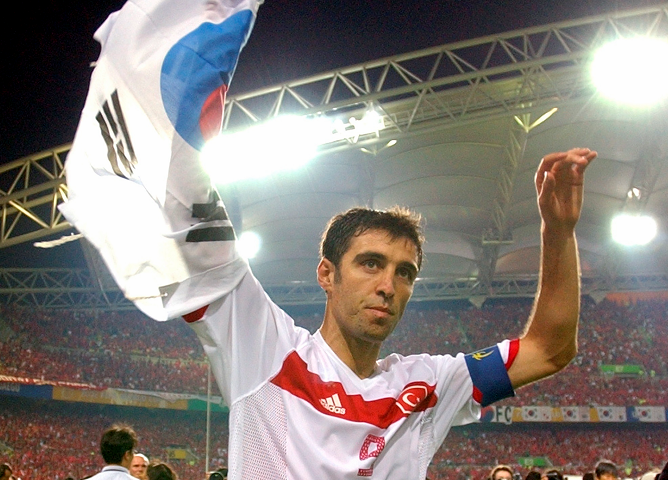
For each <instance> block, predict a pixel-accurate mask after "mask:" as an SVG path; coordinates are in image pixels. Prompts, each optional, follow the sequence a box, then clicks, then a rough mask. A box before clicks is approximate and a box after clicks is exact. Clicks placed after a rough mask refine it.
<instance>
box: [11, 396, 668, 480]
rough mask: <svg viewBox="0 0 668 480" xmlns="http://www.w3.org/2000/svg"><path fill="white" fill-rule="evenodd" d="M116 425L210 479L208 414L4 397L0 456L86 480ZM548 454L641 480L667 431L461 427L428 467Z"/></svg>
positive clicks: (215, 437) (562, 464)
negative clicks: (180, 451)
mask: <svg viewBox="0 0 668 480" xmlns="http://www.w3.org/2000/svg"><path fill="white" fill-rule="evenodd" d="M113 423H126V424H129V425H131V426H132V427H133V428H134V429H135V431H136V432H137V434H138V436H139V451H141V452H143V453H145V454H146V455H148V456H149V458H157V459H162V460H166V459H167V454H166V448H167V447H170V446H175V445H177V446H187V447H188V448H190V449H191V450H192V451H193V452H194V453H196V455H197V456H198V457H199V459H197V460H194V461H192V462H190V461H184V460H169V461H170V463H172V465H173V466H174V468H175V470H176V471H177V473H178V474H179V477H180V478H181V479H182V480H204V474H203V472H204V470H205V455H206V438H205V432H206V417H205V413H204V412H178V411H177V412H175V411H163V410H146V409H137V408H128V407H110V406H96V405H82V404H69V403H64V402H44V401H36V400H26V399H20V400H18V399H11V398H9V397H4V398H3V402H1V403H0V425H2V429H1V430H0V441H1V442H3V443H4V444H5V445H7V446H10V447H11V448H12V449H13V452H12V453H11V454H10V455H2V454H0V463H2V462H5V461H6V462H8V463H10V464H11V465H12V466H13V468H14V469H15V472H14V473H15V474H16V475H17V476H18V477H19V478H21V479H23V480H30V479H38V478H49V479H51V480H63V479H65V478H66V477H67V476H72V477H74V478H77V479H79V478H83V477H85V476H87V475H90V474H92V473H95V472H96V471H99V470H100V469H101V468H102V467H103V466H104V464H103V461H102V458H101V456H100V454H99V438H100V435H101V433H102V432H103V431H104V429H106V428H108V427H109V426H111V425H112V424H113ZM211 429H212V433H211V447H210V459H211V460H210V467H219V466H222V465H226V464H227V459H226V458H227V436H228V424H227V416H226V415H224V414H213V416H212V420H211ZM522 456H547V457H548V458H549V459H550V460H551V461H552V463H553V464H554V465H555V466H558V467H559V468H560V469H562V470H563V471H564V473H567V474H573V475H581V474H582V473H584V472H586V471H590V470H591V469H592V468H593V466H594V465H595V464H596V462H597V461H598V460H599V459H601V458H609V459H612V460H613V461H615V462H616V463H617V464H618V465H620V467H622V470H624V468H625V467H626V466H628V471H625V473H626V475H627V476H629V477H637V476H639V475H640V474H642V473H644V472H645V471H648V470H650V468H652V467H660V466H662V465H663V464H664V463H665V461H666V460H667V459H668V428H667V427H666V426H665V425H661V426H657V425H635V426H629V427H627V428H623V427H615V426H612V427H611V426H607V425H588V426H587V428H582V427H578V426H570V425H569V426H549V427H546V426H545V425H522V426H519V425H512V426H504V427H503V428H498V427H496V428H495V426H493V425H485V424H481V425H472V426H469V427H460V428H455V429H453V431H452V432H451V433H450V435H449V436H448V438H447V439H446V441H445V443H444V445H443V446H442V447H441V449H440V450H439V451H438V452H437V453H436V456H435V457H434V461H433V462H432V465H431V467H430V469H429V478H430V479H432V480H446V479H447V480H457V479H461V480H465V479H476V480H483V479H484V478H486V476H487V474H488V473H489V471H490V470H491V468H492V467H493V466H494V465H496V464H497V463H507V464H509V465H511V466H513V468H515V469H517V470H518V471H520V472H521V473H522V474H523V476H524V475H525V474H526V473H527V472H528V468H524V467H520V466H519V465H518V463H517V462H518V460H517V458H518V457H522Z"/></svg>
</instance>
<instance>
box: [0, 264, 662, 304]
mask: <svg viewBox="0 0 668 480" xmlns="http://www.w3.org/2000/svg"><path fill="white" fill-rule="evenodd" d="M537 282H538V278H537V276H504V277H497V278H495V279H493V280H492V282H491V284H490V285H489V286H488V285H483V284H482V283H481V282H480V280H478V279H477V278H460V279H436V278H424V279H419V280H418V281H417V282H416V284H415V290H414V292H413V298H412V300H411V301H413V302H425V301H448V300H462V299H470V298H472V297H479V296H484V297H486V298H510V297H532V296H533V295H534V294H535V293H536V286H537ZM264 287H265V290H266V291H267V293H268V294H269V296H270V297H271V298H272V300H273V301H274V302H276V303H277V304H278V305H280V306H282V307H285V306H291V305H322V304H324V302H325V296H324V294H323V292H322V289H321V288H320V286H319V285H318V284H317V283H314V282H301V283H293V284H289V285H265V286H264ZM650 291H668V273H657V274H648V275H628V276H620V277H616V278H615V279H614V281H613V282H612V283H610V282H609V281H608V280H607V279H603V278H594V277H588V278H583V279H582V294H583V295H590V294H592V293H595V292H601V293H607V292H650ZM0 303H2V304H13V305H19V306H30V307H40V308H65V309H68V310H91V309H93V310H104V311H107V310H135V307H134V305H133V304H132V303H131V302H130V301H128V300H127V299H125V298H124V297H123V294H122V293H121V292H120V290H118V289H117V288H116V289H112V288H105V289H104V290H103V289H101V288H100V284H99V283H98V281H97V279H95V278H93V277H92V276H91V274H90V272H89V271H88V270H87V269H66V268H60V269H58V268H52V269H28V268H14V269H11V268H0Z"/></svg>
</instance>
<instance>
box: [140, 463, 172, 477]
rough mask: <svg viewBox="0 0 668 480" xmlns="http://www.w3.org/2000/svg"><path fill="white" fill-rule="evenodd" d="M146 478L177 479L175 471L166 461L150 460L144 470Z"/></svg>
mask: <svg viewBox="0 0 668 480" xmlns="http://www.w3.org/2000/svg"><path fill="white" fill-rule="evenodd" d="M146 474H147V477H146V478H147V479H148V480H178V478H179V477H178V475H177V474H176V472H175V471H174V470H173V469H172V467H170V466H169V465H167V464H166V463H163V462H159V461H154V462H151V463H150V464H149V466H148V469H147V471H146Z"/></svg>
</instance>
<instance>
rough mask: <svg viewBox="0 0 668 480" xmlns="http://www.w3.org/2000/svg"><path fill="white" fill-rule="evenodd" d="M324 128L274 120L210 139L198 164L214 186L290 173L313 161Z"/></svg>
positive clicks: (305, 121)
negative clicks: (288, 171) (285, 171)
mask: <svg viewBox="0 0 668 480" xmlns="http://www.w3.org/2000/svg"><path fill="white" fill-rule="evenodd" d="M328 125H329V124H326V125H325V126H323V124H322V123H321V122H318V121H317V120H309V119H307V118H304V117H292V116H283V117H277V118H275V119H274V120H271V121H268V122H265V123H262V124H258V125H256V126H253V127H251V128H248V129H246V130H242V131H239V132H235V133H232V134H223V135H220V136H218V137H216V138H214V139H213V140H211V141H209V142H208V143H207V144H206V145H205V146H204V148H203V149H202V153H201V156H200V160H201V161H202V164H203V165H204V168H205V169H206V171H207V172H208V173H209V175H210V176H211V180H212V181H213V182H214V183H216V184H218V185H224V184H229V183H233V182H237V181H239V180H246V179H249V178H260V177H264V176H267V175H270V174H272V173H275V172H278V171H283V170H293V169H296V168H299V167H301V166H303V165H304V164H306V163H307V162H308V161H309V160H311V159H312V158H313V157H315V155H316V153H317V147H318V146H319V145H321V144H322V143H324V141H323V139H324V138H325V137H326V136H327V134H328V131H329V126H328Z"/></svg>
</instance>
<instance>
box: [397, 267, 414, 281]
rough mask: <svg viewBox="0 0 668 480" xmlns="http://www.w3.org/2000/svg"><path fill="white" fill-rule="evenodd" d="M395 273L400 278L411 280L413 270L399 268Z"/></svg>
mask: <svg viewBox="0 0 668 480" xmlns="http://www.w3.org/2000/svg"><path fill="white" fill-rule="evenodd" d="M397 274H398V275H399V276H400V277H401V278H405V279H407V280H409V281H411V282H412V281H413V271H412V270H411V269H410V268H399V269H398V270H397Z"/></svg>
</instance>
